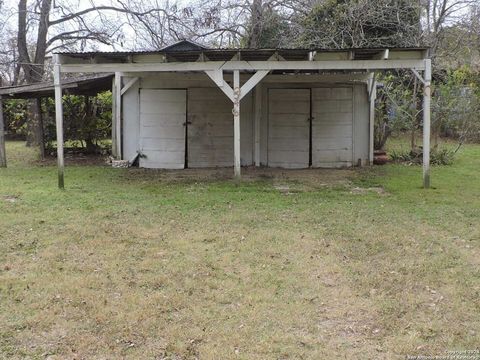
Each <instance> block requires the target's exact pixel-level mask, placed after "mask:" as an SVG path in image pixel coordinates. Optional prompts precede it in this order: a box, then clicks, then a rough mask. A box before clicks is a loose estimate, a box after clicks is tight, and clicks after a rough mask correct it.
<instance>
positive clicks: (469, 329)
mask: <svg viewBox="0 0 480 360" xmlns="http://www.w3.org/2000/svg"><path fill="white" fill-rule="evenodd" d="M7 145H8V146H7V154H8V156H9V159H8V161H9V167H8V168H7V169H0V229H1V232H0V324H1V326H0V358H6V359H7V358H8V359H20V358H22V359H23V358H32V359H43V358H46V357H49V356H51V358H53V359H54V358H59V359H63V358H86V359H90V358H131V359H137V358H152V359H153V358H158V359H193V358H200V359H230V358H238V359H253V358H255V359H301V358H302V359H322V358H324V359H326V358H332V359H333V358H348V359H390V358H396V357H398V358H404V357H405V355H407V354H410V355H412V354H418V355H442V354H444V352H445V351H446V350H458V349H475V348H477V347H478V344H480V333H479V331H480V330H479V329H480V302H479V296H480V267H479V266H480V251H479V247H480V221H479V219H480V181H479V177H480V146H478V145H468V146H465V147H463V148H462V149H461V150H460V152H459V154H458V155H457V159H456V161H455V163H454V164H453V165H451V166H443V167H433V168H432V186H433V188H432V189H430V190H424V189H422V188H421V167H418V166H405V165H400V164H390V165H386V166H382V167H373V168H365V169H362V170H358V171H337V172H336V171H333V172H332V171H325V172H323V171H316V172H313V171H312V172H311V174H313V175H312V176H310V177H308V176H299V177H298V178H295V176H296V175H295V174H296V173H290V177H288V178H285V177H281V176H280V175H279V174H278V173H274V174H273V175H272V176H259V177H257V179H256V180H255V179H254V180H252V179H250V180H248V181H244V182H241V183H237V182H234V181H232V180H229V179H228V178H224V177H221V176H220V177H215V176H211V177H208V176H204V175H202V176H196V175H195V173H194V172H193V173H192V172H189V173H187V174H188V176H187V175H185V176H181V177H178V178H177V177H175V176H170V175H168V174H169V173H168V172H167V173H166V172H161V171H143V170H138V169H111V168H109V167H103V166H78V165H67V168H66V179H65V181H66V190H65V191H59V190H57V188H56V168H55V166H54V165H53V164H52V163H51V162H46V163H39V162H37V161H36V159H35V156H34V155H33V154H32V153H31V152H30V151H28V149H26V148H25V147H24V146H23V144H21V143H16V142H11V143H8V144H7ZM214 172H215V171H212V173H214ZM180 174H182V173H180ZM299 174H300V173H299ZM303 174H304V173H303ZM325 174H328V176H327V175H325ZM279 184H281V185H282V186H287V187H288V188H290V189H292V191H283V190H279V187H278V185H279Z"/></svg>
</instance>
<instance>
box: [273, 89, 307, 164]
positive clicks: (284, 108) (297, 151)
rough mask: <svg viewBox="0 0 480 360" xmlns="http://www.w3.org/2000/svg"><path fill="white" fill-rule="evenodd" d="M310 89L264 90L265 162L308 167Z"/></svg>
mask: <svg viewBox="0 0 480 360" xmlns="http://www.w3.org/2000/svg"><path fill="white" fill-rule="evenodd" d="M309 147H310V89H269V90H268V166H270V167H282V168H292V169H294V168H297V169H298V168H308V165H309Z"/></svg>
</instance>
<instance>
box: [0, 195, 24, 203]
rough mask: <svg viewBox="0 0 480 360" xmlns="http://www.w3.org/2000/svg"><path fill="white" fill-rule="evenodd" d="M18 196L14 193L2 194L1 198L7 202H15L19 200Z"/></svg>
mask: <svg viewBox="0 0 480 360" xmlns="http://www.w3.org/2000/svg"><path fill="white" fill-rule="evenodd" d="M19 199H20V198H19V197H18V196H16V195H3V196H2V200H4V201H6V202H9V203H15V202H17V201H18V200H19Z"/></svg>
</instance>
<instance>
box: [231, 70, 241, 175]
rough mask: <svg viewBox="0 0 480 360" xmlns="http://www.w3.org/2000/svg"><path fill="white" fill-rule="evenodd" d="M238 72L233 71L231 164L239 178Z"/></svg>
mask: <svg viewBox="0 0 480 360" xmlns="http://www.w3.org/2000/svg"><path fill="white" fill-rule="evenodd" d="M240 99H241V90H240V72H239V71H238V70H234V71H233V160H234V161H233V164H234V174H235V178H237V179H240V176H241V174H240Z"/></svg>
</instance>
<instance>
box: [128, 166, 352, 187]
mask: <svg viewBox="0 0 480 360" xmlns="http://www.w3.org/2000/svg"><path fill="white" fill-rule="evenodd" d="M356 175H357V171H356V170H354V169H279V168H267V167H254V166H249V167H242V181H258V180H266V181H271V182H272V183H273V186H274V187H275V188H276V189H278V190H279V191H280V192H282V193H288V194H290V193H295V192H303V191H309V190H312V189H316V188H321V187H326V186H348V185H350V179H351V178H353V177H355V176H356ZM127 176H128V177H137V176H144V177H146V178H152V179H159V180H163V181H167V182H176V183H178V182H187V183H188V182H210V181H219V180H225V181H227V180H232V179H233V168H231V167H223V168H202V169H182V170H160V169H158V170H157V169H138V168H131V169H130V170H129V173H128V175H127ZM287 184H288V185H287Z"/></svg>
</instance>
